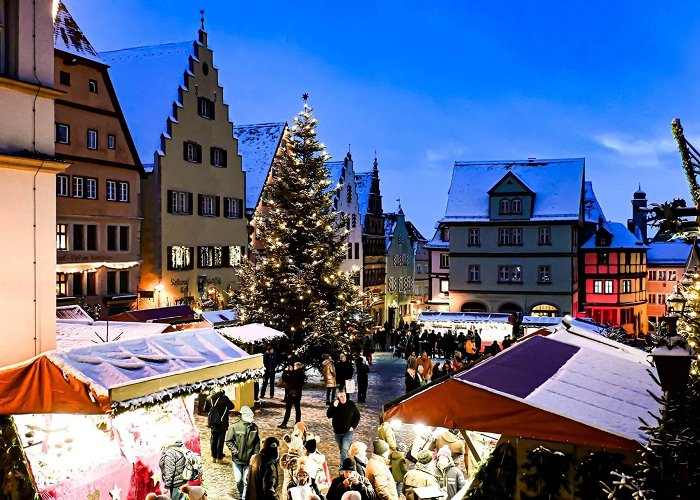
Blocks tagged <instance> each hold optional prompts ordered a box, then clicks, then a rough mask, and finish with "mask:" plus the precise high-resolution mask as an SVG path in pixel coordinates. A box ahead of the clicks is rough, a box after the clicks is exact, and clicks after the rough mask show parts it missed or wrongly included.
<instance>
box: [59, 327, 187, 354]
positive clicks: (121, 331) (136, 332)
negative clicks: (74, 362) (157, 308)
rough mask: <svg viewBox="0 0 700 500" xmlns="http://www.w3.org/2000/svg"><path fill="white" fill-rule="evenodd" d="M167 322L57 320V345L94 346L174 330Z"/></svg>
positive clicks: (65, 346) (71, 346) (66, 347)
mask: <svg viewBox="0 0 700 500" xmlns="http://www.w3.org/2000/svg"><path fill="white" fill-rule="evenodd" d="M174 330H175V329H174V328H173V327H172V326H171V325H169V324H167V323H131V322H122V321H95V322H94V323H92V324H89V325H86V324H83V323H81V322H72V321H57V322H56V346H57V347H58V348H59V349H73V348H74V347H82V346H94V345H95V344H98V343H102V342H108V341H113V340H130V339H134V338H139V337H148V336H151V335H158V334H161V333H164V332H172V331H174Z"/></svg>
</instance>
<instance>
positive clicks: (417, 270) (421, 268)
mask: <svg viewBox="0 0 700 500" xmlns="http://www.w3.org/2000/svg"><path fill="white" fill-rule="evenodd" d="M416 274H423V265H422V264H418V265H417V266H416Z"/></svg>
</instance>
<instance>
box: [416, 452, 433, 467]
mask: <svg viewBox="0 0 700 500" xmlns="http://www.w3.org/2000/svg"><path fill="white" fill-rule="evenodd" d="M416 458H417V459H418V463H421V464H429V463H430V462H432V460H433V454H432V453H430V452H429V451H428V450H421V451H419V452H418V456H417V457H416Z"/></svg>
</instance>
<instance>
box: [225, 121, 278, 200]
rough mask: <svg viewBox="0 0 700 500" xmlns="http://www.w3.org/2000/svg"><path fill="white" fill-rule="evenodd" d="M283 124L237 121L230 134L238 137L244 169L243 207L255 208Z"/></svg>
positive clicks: (268, 171)
mask: <svg viewBox="0 0 700 500" xmlns="http://www.w3.org/2000/svg"><path fill="white" fill-rule="evenodd" d="M286 126H287V124H286V123H284V122H279V123H259V124H254V125H237V126H235V127H233V135H234V137H235V138H236V139H237V140H238V154H239V155H241V157H242V158H243V170H244V171H245V173H246V195H245V197H246V200H245V204H246V209H248V210H255V209H256V208H257V206H258V203H259V202H260V196H261V195H262V191H263V187H264V186H265V182H267V177H268V175H269V174H270V169H271V168H272V162H273V160H274V159H275V154H276V153H277V149H278V148H279V145H280V141H281V140H282V136H283V135H284V129H285V127H286Z"/></svg>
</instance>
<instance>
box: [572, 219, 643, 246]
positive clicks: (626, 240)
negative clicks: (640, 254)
mask: <svg viewBox="0 0 700 500" xmlns="http://www.w3.org/2000/svg"><path fill="white" fill-rule="evenodd" d="M602 227H603V228H604V229H605V230H606V231H607V232H608V233H610V235H611V236H612V238H611V240H610V244H609V245H604V246H599V245H597V244H596V235H595V234H594V235H593V236H591V237H590V238H588V240H586V242H585V243H584V244H583V245H581V248H586V249H592V248H635V249H646V246H645V245H643V244H642V242H641V241H639V240H638V239H637V237H636V236H635V235H633V234H632V233H630V231H629V229H627V227H626V226H625V225H624V224H620V223H619V222H603V226H602Z"/></svg>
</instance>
